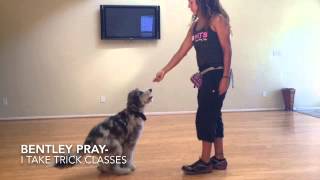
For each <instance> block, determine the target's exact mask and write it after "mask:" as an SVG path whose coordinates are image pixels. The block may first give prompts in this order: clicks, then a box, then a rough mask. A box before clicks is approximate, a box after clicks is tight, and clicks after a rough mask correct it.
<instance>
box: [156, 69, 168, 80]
mask: <svg viewBox="0 0 320 180" xmlns="http://www.w3.org/2000/svg"><path fill="white" fill-rule="evenodd" d="M165 75H166V73H165V71H164V70H161V71H159V72H158V73H157V75H156V77H155V78H154V79H153V82H160V81H162V79H163V78H164V76H165Z"/></svg>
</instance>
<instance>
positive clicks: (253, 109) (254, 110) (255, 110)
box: [0, 107, 320, 121]
mask: <svg viewBox="0 0 320 180" xmlns="http://www.w3.org/2000/svg"><path fill="white" fill-rule="evenodd" d="M319 109H320V107H319ZM279 110H283V108H250V109H223V110H222V112H258V111H279ZM195 113H196V111H171V112H146V115H149V116H161V115H182V114H195ZM112 115H114V114H87V115H61V116H25V117H23V116H18V117H5V118H0V121H8V120H40V119H74V118H95V117H107V116H112Z"/></svg>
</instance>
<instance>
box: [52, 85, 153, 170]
mask: <svg viewBox="0 0 320 180" xmlns="http://www.w3.org/2000/svg"><path fill="white" fill-rule="evenodd" d="M151 92H152V90H151V89H149V90H147V91H145V92H143V91H140V90H138V89H135V90H132V91H131V92H130V93H129V95H128V100H127V107H126V108H125V109H124V110H122V111H121V112H119V113H118V114H116V115H114V116H111V117H109V118H107V119H106V120H104V121H103V122H101V123H100V124H98V125H97V126H95V127H94V128H93V129H92V130H91V131H90V133H89V135H88V136H87V138H86V140H85V142H84V145H90V146H91V147H92V146H94V145H106V147H107V149H108V151H107V152H105V153H104V154H97V155H99V156H100V157H101V156H103V157H111V156H118V157H119V156H121V157H125V159H126V161H125V163H123V164H119V163H114V164H111V163H101V162H99V164H98V170H100V171H101V172H106V173H115V174H119V175H121V174H129V173H131V172H132V171H134V170H135V167H134V165H133V153H134V148H135V145H136V143H137V140H138V138H139V135H140V133H141V130H142V128H143V124H144V121H145V120H146V116H145V115H144V113H143V112H144V107H145V105H146V104H148V103H149V102H151V100H152V95H151ZM75 156H81V157H83V156H85V153H84V152H83V151H81V152H79V154H77V155H75ZM73 157H74V156H73ZM73 165H74V164H71V163H68V162H61V161H58V162H57V163H56V164H55V167H57V168H66V167H71V166H73Z"/></svg>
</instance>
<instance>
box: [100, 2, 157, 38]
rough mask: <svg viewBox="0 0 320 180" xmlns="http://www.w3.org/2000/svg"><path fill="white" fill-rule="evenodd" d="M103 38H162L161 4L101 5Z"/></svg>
mask: <svg viewBox="0 0 320 180" xmlns="http://www.w3.org/2000/svg"><path fill="white" fill-rule="evenodd" d="M100 16H101V39H160V6H128V5H126V6H124V5H101V6H100Z"/></svg>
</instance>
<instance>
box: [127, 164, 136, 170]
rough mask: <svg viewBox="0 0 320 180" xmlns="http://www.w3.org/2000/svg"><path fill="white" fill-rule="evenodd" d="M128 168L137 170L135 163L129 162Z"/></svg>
mask: <svg viewBox="0 0 320 180" xmlns="http://www.w3.org/2000/svg"><path fill="white" fill-rule="evenodd" d="M128 168H129V169H130V170H131V171H135V170H136V167H135V166H134V165H133V164H129V165H128Z"/></svg>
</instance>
